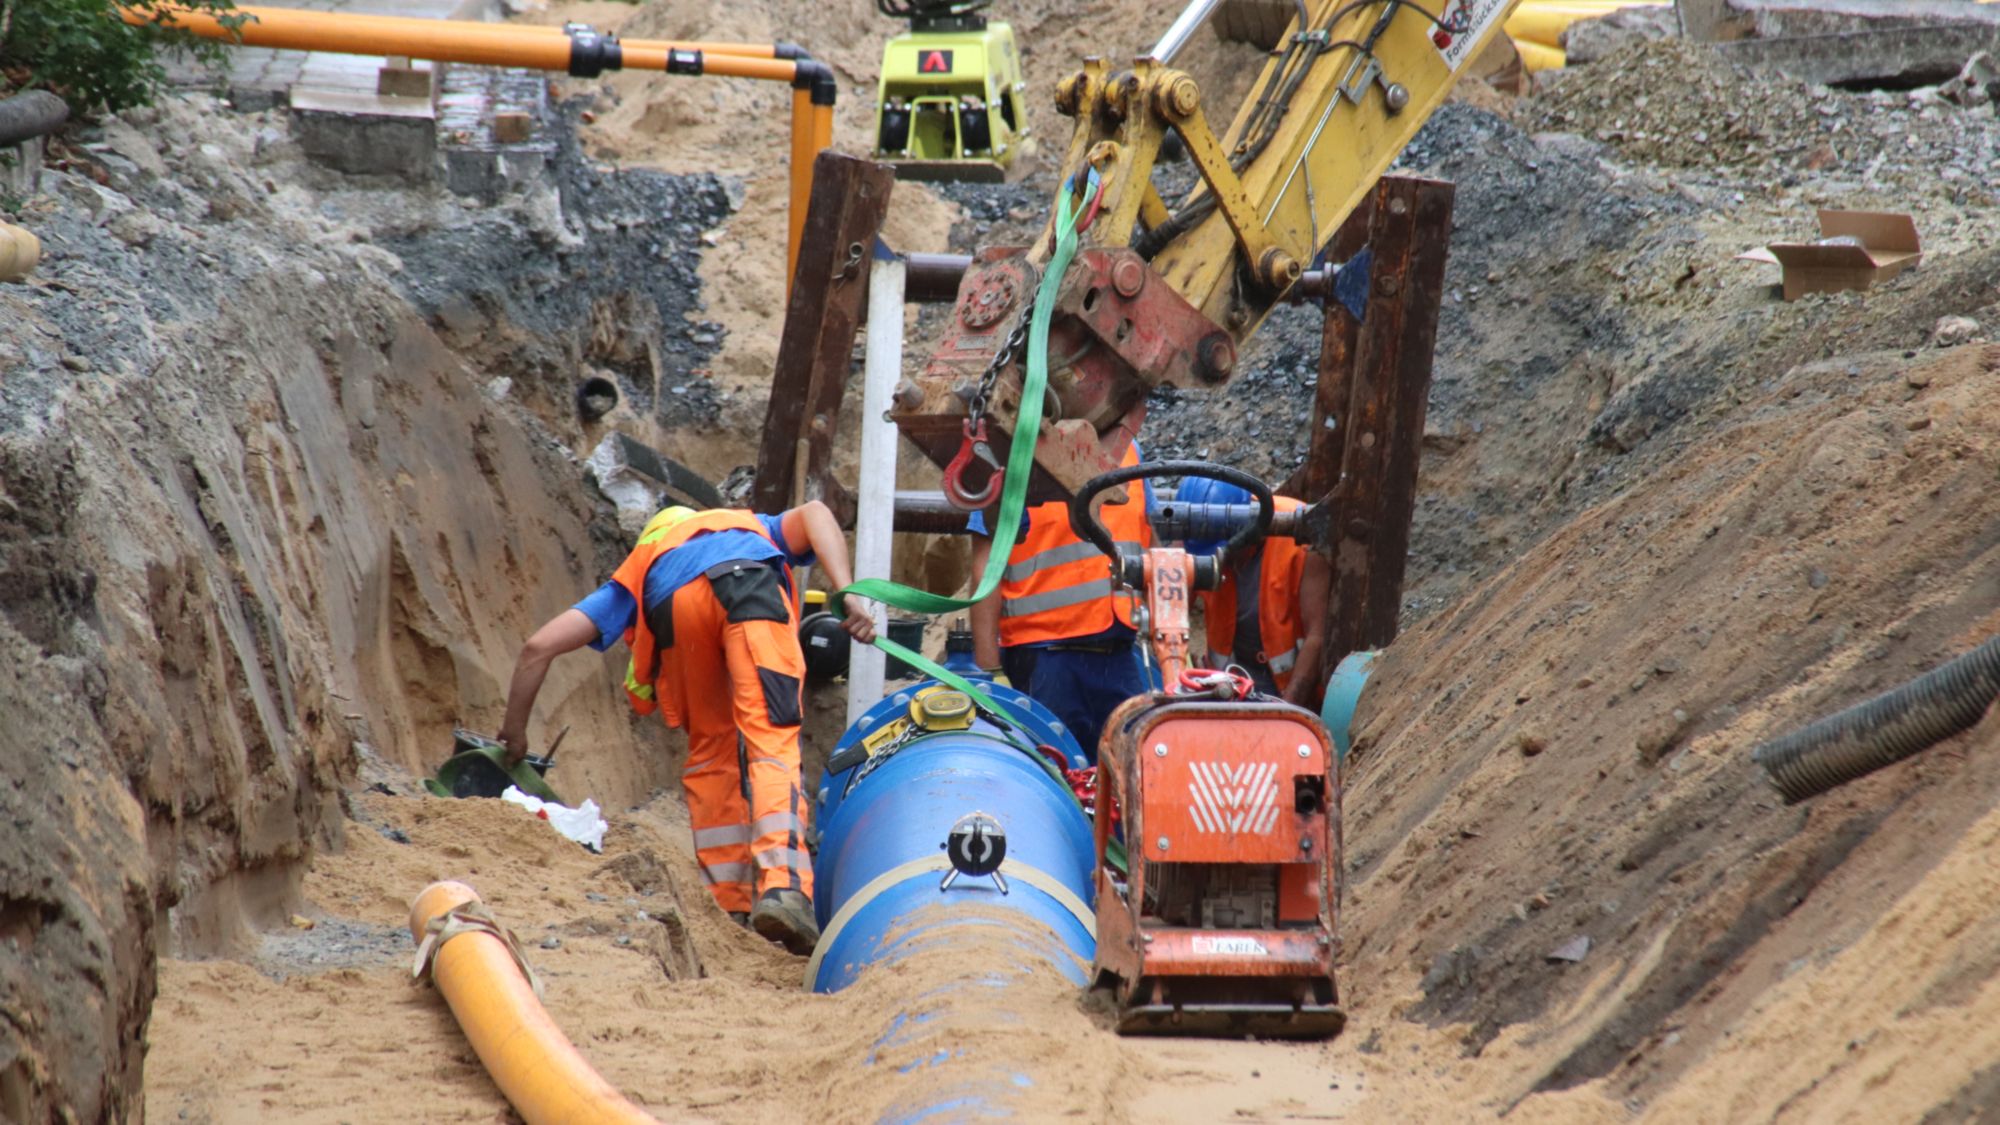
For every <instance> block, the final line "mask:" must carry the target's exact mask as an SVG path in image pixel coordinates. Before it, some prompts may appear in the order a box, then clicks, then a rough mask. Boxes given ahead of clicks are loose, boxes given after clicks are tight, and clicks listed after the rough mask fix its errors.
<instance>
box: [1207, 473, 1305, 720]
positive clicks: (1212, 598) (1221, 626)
mask: <svg viewBox="0 0 2000 1125" xmlns="http://www.w3.org/2000/svg"><path fill="white" fill-rule="evenodd" d="M1174 499H1175V500H1177V501H1180V502H1181V503H1183V504H1249V503H1252V502H1253V501H1252V498H1251V496H1250V491H1249V490H1248V489H1246V488H1243V487H1242V486H1240V485H1235V484H1229V483H1227V482H1225V481H1219V480H1213V479H1211V478H1208V477H1189V478H1187V480H1185V481H1183V482H1182V483H1181V487H1180V489H1179V490H1178V491H1177V492H1175V494H1174ZM1276 500H1277V502H1276V507H1277V510H1278V511H1280V512H1290V511H1294V510H1297V509H1298V508H1301V507H1304V505H1303V503H1301V502H1300V501H1298V500H1294V499H1292V498H1291V497H1289V496H1280V497H1277V498H1276ZM1219 546H1221V544H1220V542H1210V543H1204V542H1190V543H1188V544H1187V549H1188V551H1189V552H1190V553H1192V554H1200V555H1211V554H1214V553H1215V551H1216V548H1218V547H1219ZM1332 587H1333V568H1332V567H1331V566H1330V565H1329V564H1328V563H1327V561H1326V559H1324V558H1323V557H1321V556H1320V555H1318V554H1315V553H1314V552H1312V551H1309V550H1307V549H1306V548H1304V547H1302V546H1300V545H1299V544H1298V543H1296V542H1294V541H1293V540H1291V539H1287V538H1284V537H1281V536H1276V535H1273V536H1269V537H1267V538H1266V539H1265V540H1264V541H1263V542H1262V543H1260V544H1258V545H1257V546H1255V547H1252V548H1251V549H1250V550H1248V551H1246V552H1244V553H1242V554H1241V555H1235V556H1231V557H1230V558H1229V559H1228V560H1227V562H1226V563H1225V564H1224V566H1223V572H1222V574H1221V576H1220V581H1219V582H1218V583H1217V585H1216V588H1215V589H1213V590H1210V591H1207V592H1205V593H1203V594H1201V595H1200V597H1201V602H1202V616H1203V619H1204V621H1205V622H1206V625H1207V629H1208V663H1209V665H1210V666H1211V667H1215V668H1226V667H1228V666H1230V665H1232V664H1233V665H1235V666H1237V667H1239V668H1241V669H1243V670H1244V671H1245V672H1248V673H1249V674H1250V679H1251V682H1252V683H1254V684H1255V685H1256V687H1257V690H1258V691H1261V692H1264V693H1265V694H1267V695H1282V696H1284V698H1285V701H1286V702H1288V703H1296V704H1298V705H1299V706H1301V707H1305V708H1309V709H1316V708H1318V706H1319V703H1320V698H1319V697H1320V694H1321V692H1322V691H1324V690H1325V688H1326V680H1327V670H1326V669H1325V668H1324V667H1323V664H1324V660H1325V655H1326V651H1325V650H1326V626H1327V613H1326V606H1327V598H1328V596H1329V594H1330V592H1331V590H1332Z"/></svg>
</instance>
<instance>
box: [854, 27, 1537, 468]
mask: <svg viewBox="0 0 2000 1125" xmlns="http://www.w3.org/2000/svg"><path fill="white" fill-rule="evenodd" d="M1514 3H1515V0H1425V2H1424V3H1421V4H1420V3H1412V2H1410V0H1298V3H1297V4H1296V7H1297V11H1298V15H1297V16H1295V17H1294V19H1293V22H1292V24H1291V27H1290V28H1289V29H1288V31H1287V33H1286V34H1285V36H1284V37H1283V38H1282V40H1281V41H1280V42H1279V44H1278V45H1277V47H1276V48H1274V49H1273V50H1272V51H1271V55H1270V58H1269V60H1268V61H1267V62H1266V63H1265V65H1264V68H1263V72H1262V73H1261V75H1260V76H1259V77H1258V79H1257V82H1256V84H1255V86H1253V87H1252V90H1251V94H1250V96H1249V97H1248V98H1246V99H1245V101H1244V104H1243V105H1242V106H1241V107H1240V108H1239V109H1238V111H1237V113H1236V117H1235V119H1234V121H1232V122H1231V123H1230V125H1229V128H1228V130H1227V131H1226V132H1224V133H1221V134H1217V133H1216V132H1215V131H1214V129H1213V127H1212V125H1211V124H1210V122H1209V119H1208V115H1207V112H1206V107H1205V106H1204V105H1203V104H1202V92H1201V89H1200V87H1199V86H1198V85H1197V84H1196V82H1195V81H1194V79H1193V78H1191V77H1189V76H1188V75H1187V74H1185V73H1183V72H1181V71H1179V70H1176V69H1174V67H1173V65H1172V62H1173V59H1174V58H1175V57H1176V56H1177V55H1178V54H1179V52H1180V50H1181V48H1182V47H1183V46H1184V45H1185V44H1186V43H1187V41H1188V39H1189V37H1190V36H1192V35H1193V34H1194V32H1195V31H1196V30H1197V29H1199V27H1200V26H1201V24H1202V22H1203V21H1204V20H1205V19H1206V18H1207V17H1208V15H1209V14H1210V13H1211V12H1212V11H1213V10H1214V9H1215V8H1216V7H1217V0H1195V2H1194V3H1192V4H1190V5H1188V7H1187V9H1186V10H1185V11H1183V12H1182V13H1181V17H1180V18H1179V19H1177V20H1176V21H1175V23H1174V25H1173V26H1172V27H1171V28H1170V29H1169V30H1168V31H1167V33H1166V34H1165V35H1164V36H1163V37H1162V38H1161V40H1160V42H1159V43H1158V44H1156V45H1155V46H1154V48H1153V49H1152V50H1151V51H1149V52H1147V54H1145V55H1143V56H1141V57H1139V58H1137V59H1134V60H1132V61H1131V62H1129V63H1127V64H1124V65H1117V66H1114V65H1113V64H1112V63H1110V62H1108V61H1107V60H1105V59H1101V58H1092V59H1089V60H1087V61H1086V62H1085V63H1084V65H1083V69H1082V70H1080V71H1078V72H1076V73H1075V74H1072V75H1070V76H1069V77H1067V78H1065V79H1063V80H1062V82H1061V83H1059V84H1058V86H1057V91H1056V104H1057V107H1058V108H1059V109H1060V110H1061V111H1062V112H1063V113H1064V114H1065V115H1067V116H1070V117H1072V118H1074V119H1075V121H1076V125H1075V127H1074V129H1073V130H1072V132H1071V135H1070V140H1069V146H1068V149H1067V151H1066V153H1065V156H1064V159H1063V164H1062V171H1063V189H1062V190H1064V191H1072V192H1077V193H1079V194H1081V193H1082V192H1083V191H1084V190H1085V188H1086V185H1087V184H1088V183H1089V182H1090V179H1091V174H1092V173H1095V179H1096V182H1097V183H1098V185H1099V190H1098V195H1097V198H1096V199H1095V201H1094V207H1093V208H1092V209H1091V214H1090V225H1089V227H1088V228H1087V229H1085V230H1084V232H1083V235H1082V239H1081V247H1082V248H1081V249H1080V251H1079V252H1078V253H1077V255H1076V257H1075V259H1074V261H1072V262H1071V263H1070V265H1069V266H1068V269H1067V271H1066V272H1065V274H1064V276H1063V278H1062V279H1061V282H1060V285H1061V288H1060V290H1059V296H1058V298H1057V302H1056V309H1055V314H1054V316H1053V318H1052V320H1051V324H1050V344H1049V349H1048V367H1049V384H1048V385H1049V391H1048V395H1047V399H1046V400H1045V403H1044V411H1043V421H1042V423H1041V428H1040V433H1039V434H1038V435H1037V444H1036V451H1035V460H1036V463H1037V472H1036V474H1035V479H1034V482H1033V483H1032V485H1031V487H1030V492H1029V497H1030V499H1031V500H1041V499H1050V498H1054V497H1057V496H1064V495H1068V494H1070V493H1073V492H1074V491H1075V489H1076V488H1077V487H1078V486H1079V485H1081V484H1082V483H1083V482H1084V481H1086V480H1088V479H1089V478H1090V477H1092V476H1095V475H1097V474H1098V473H1100V472H1104V471H1107V470H1109V469H1111V468H1114V467H1116V465H1117V463H1118V459H1119V456H1120V455H1121V454H1122V452H1123V449H1124V445H1125V441H1126V438H1125V436H1124V435H1122V434H1119V433H1117V432H1115V431H1116V430H1117V429H1118V428H1119V426H1120V424H1121V422H1124V421H1126V420H1127V419H1128V418H1130V417H1131V415H1132V412H1133V411H1134V410H1135V409H1136V408H1137V407H1138V406H1139V404H1140V403H1142V402H1143V401H1144V399H1145V396H1146V394H1147V393H1148V392H1149V391H1150V390H1151V389H1152V388H1153V387H1154V386H1157V385H1159V384H1161V383H1176V384H1183V385H1206V386H1214V385H1219V384H1222V383H1224V382H1227V381H1228V379H1229V378H1230V376H1231V375H1232V374H1233V373H1234V371H1235V368H1236V355H1237V347H1238V345H1240V344H1241V343H1242V341H1243V340H1245V339H1246V338H1248V337H1249V336H1250V334H1251V333H1253V332H1255V331H1256V330H1257V327H1258V326H1259V325H1260V324H1262V323H1263V321H1264V318H1265V317H1266V316H1268V315H1269V313H1270V311H1271V308H1272V307H1273V306H1274V305H1276V304H1277V303H1278V302H1279V301H1280V300H1281V299H1283V297H1284V295H1285V292H1286V290H1288V289H1289V288H1290V287H1291V286H1292V285H1293V284H1294V283H1296V282H1297V281H1298V279H1299V277H1300V274H1301V272H1302V270H1303V269H1304V268H1305V267H1306V266H1307V265H1308V264H1309V263H1311V261H1312V260H1313V257H1314V256H1315V255H1316V254H1317V253H1318V252H1319V250H1320V248H1321V247H1322V246H1324V245H1325V244H1326V242H1327V241H1328V240H1329V239H1330V238H1332V236H1333V234H1334V232H1335V231H1337V230H1338V229H1339V228H1340V225H1341V223H1342V221H1343V220H1345V219H1346V218H1347V216H1348V214H1349V212H1351V211H1352V210H1353V209H1354V208H1355V207H1356V206H1357V205H1358V204H1359V202H1360V201H1361V199H1362V198H1363V197H1364V196H1365V195H1366V194H1367V192H1368V191H1369V190H1370V189H1371V188H1372V187H1373V186H1374V184H1375V181H1376V180H1377V179H1378V178H1380V177H1381V175H1382V174H1383V173H1384V172H1385V171H1386V170H1387V169H1388V168H1389V166H1390V164H1392V163H1393V162H1394V161H1395V159H1396V156H1397V154H1398V153H1400V152H1401V151H1402V149H1403V146H1404V145H1406V144H1408V143H1409V141H1410V139H1411V138H1412V137H1413V136H1415V135H1416V132H1417V130H1418V129H1419V128H1421V127H1422V125H1423V123H1424V121H1425V120H1426V119H1428V118H1429V117H1430V115H1431V113H1432V112H1433V111H1435V110H1436V109H1437V107H1438V106H1439V105H1440V104H1442V103H1443V102H1444V100H1445V98H1446V97H1447V96H1448V95H1449V94H1450V92H1451V88H1452V85H1453V83H1455V82H1456V81H1457V79H1458V76H1459V74H1460V73H1461V72H1463V71H1464V70H1465V69H1466V68H1467V67H1468V66H1469V65H1470V64H1471V62H1472V61H1473V60H1474V59H1475V58H1476V57H1477V56H1478V54H1479V53H1480V52H1481V51H1482V50H1484V48H1485V47H1486V45H1487V44H1488V43H1489V42H1490V41H1491V40H1492V39H1493V37H1494V36H1496V35H1499V34H1501V25H1502V24H1503V23H1504V22H1505V21H1506V18H1507V14H1508V13H1509V12H1510V11H1511V10H1512V8H1513V6H1514ZM1170 131H1171V132H1175V133H1178V134H1179V135H1180V137H1181V139H1182V141H1183V142H1184V143H1185V146H1186V149H1187V153H1188V156H1189V159H1190V160H1191V161H1192V162H1193V164H1194V167H1195V168H1196V170H1197V171H1199V173H1200V174H1201V183H1200V184H1199V185H1198V186H1197V187H1196V188H1195V189H1194V190H1193V191H1192V192H1191V193H1190V194H1189V195H1188V196H1187V197H1186V198H1185V199H1182V200H1179V201H1178V202H1177V203H1176V204H1174V205H1170V204H1169V203H1168V201H1167V200H1165V199H1163V198H1162V197H1161V195H1160V193H1159V191H1158V190H1157V188H1156V186H1155V184H1154V182H1153V166H1154V163H1155V162H1156V160H1157V159H1158V157H1159V152H1160V145H1161V143H1162V142H1163V141H1164V140H1165V139H1166V136H1167V134H1168V133H1169V132H1170ZM1054 233H1055V232H1054V219H1053V218H1052V219H1051V220H1050V226H1049V227H1048V228H1047V229H1045V230H1044V232H1043V234H1042V236H1041V237H1039V238H1038V239H1036V241H1035V243H1034V245H1032V246H1029V247H1023V248H996V249H989V250H985V251H982V252H981V253H980V254H978V255H975V257H974V259H973V265H972V267H971V268H970V269H968V270H967V271H966V274H965V277H964V279H963V281H962V282H961V283H960V288H959V294H958V303H957V306H956V307H955V309H954V313H953V317H952V319H951V322H950V325H949V327H948V328H947V329H946V331H945V334H944V338H943V339H942V340H941V341H940V342H939V344H938V346H937V348H936V349H935V350H934V351H933V353H932V357H931V359H930V361H929V363H928V364H927V365H926V367H925V369H924V371H923V373H922V375H920V376H918V377H917V378H915V379H913V380H910V381H908V382H906V383H905V384H904V385H903V386H901V387H899V388H898V393H897V399H896V401H897V405H896V407H895V408H894V409H893V410H892V411H891V415H892V417H894V418H895V420H896V422H897V424H898V425H899V426H900V427H902V429H903V431H904V433H905V434H907V435H908V436H909V437H910V438H911V439H912V440H913V441H915V442H916V444H918V445H919V446H920V447H922V448H923V449H924V450H925V452H926V453H927V454H929V455H930V456H931V458H932V459H933V460H935V461H936V462H937V463H938V464H939V465H941V466H947V467H949V466H950V465H951V464H952V463H953V462H954V461H955V460H956V461H958V462H959V463H961V464H963V463H964V461H965V459H964V458H963V457H962V456H960V454H961V451H962V450H963V448H964V447H965V445H966V442H967V441H968V435H969V431H968V429H967V427H966V424H965V423H966V421H967V418H968V416H969V415H976V416H977V417H975V418H974V421H977V422H983V423H984V424H985V429H986V432H987V434H988V435H989V448H990V449H991V452H992V453H993V455H994V456H995V457H996V458H997V457H1004V454H1005V450H1006V448H1007V446H1008V445H1009V444H1010V442H1011V436H1012V432H1013V429H1014V420H1015V416H1016V412H1017V410H1018V408H1019V405H1020V403H1019V393H1020V384H1021V368H1020V363H1021V358H1020V356H1019V354H1018V353H1019V351H1020V348H1019V347H1018V341H1017V346H1015V347H1013V348H1011V349H1009V350H1008V354H1006V355H1005V356H1004V357H1003V358H1004V359H1005V362H1003V363H1002V364H1000V365H999V367H998V368H997V370H996V369H994V367H993V363H992V361H993V358H994V356H995V355H996V354H999V353H1001V352H1002V351H1003V349H1005V348H1006V346H1007V344H1008V341H1009V338H1010V336H1017V335H1018V334H1017V333H1016V331H1015V330H1016V329H1017V328H1018V327H1019V326H1020V325H1021V324H1022V323H1023V312H1024V310H1025V309H1026V308H1027V307H1028V305H1029V304H1030V303H1031V302H1032V301H1033V297H1034V292H1035V289H1036V287H1037V286H1038V285H1039V284H1040V283H1041V281H1042V268H1043V266H1044V265H1045V264H1046V263H1047V261H1048V259H1049V256H1050V253H1051V250H1052V248H1053V246H1054V242H1055V238H1054ZM989 372H991V377H989ZM953 477H954V474H953V473H952V472H951V471H950V470H949V468H948V472H947V478H948V479H947V481H946V492H947V495H953V494H954V493H955V491H957V489H955V485H956V483H957V482H956V481H955V480H954V479H952V478H953Z"/></svg>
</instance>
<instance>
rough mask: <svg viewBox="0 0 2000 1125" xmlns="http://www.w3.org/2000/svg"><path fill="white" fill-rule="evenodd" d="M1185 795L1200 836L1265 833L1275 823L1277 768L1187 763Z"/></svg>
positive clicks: (1253, 764)
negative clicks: (1190, 800)
mask: <svg viewBox="0 0 2000 1125" xmlns="http://www.w3.org/2000/svg"><path fill="white" fill-rule="evenodd" d="M1188 772H1189V773H1190V774H1191V775H1193V780H1192V781H1190V782H1188V792H1189V793H1190V794H1192V795H1193V797H1194V805H1193V807H1192V809H1191V810H1190V811H1192V812H1193V814H1194V826H1195V827H1196V828H1197V829H1199V830H1201V831H1203V832H1230V833H1235V832H1255V833H1258V834H1260V835H1261V834H1263V833H1266V832H1269V831H1270V830H1271V829H1272V828H1273V827H1274V826H1275V825H1276V824H1277V822H1278V777H1277V775H1278V767H1277V764H1276V763H1274V762H1244V763H1243V764H1241V765H1237V766H1230V765H1225V764H1223V763H1220V762H1190V763H1189V764H1188Z"/></svg>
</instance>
